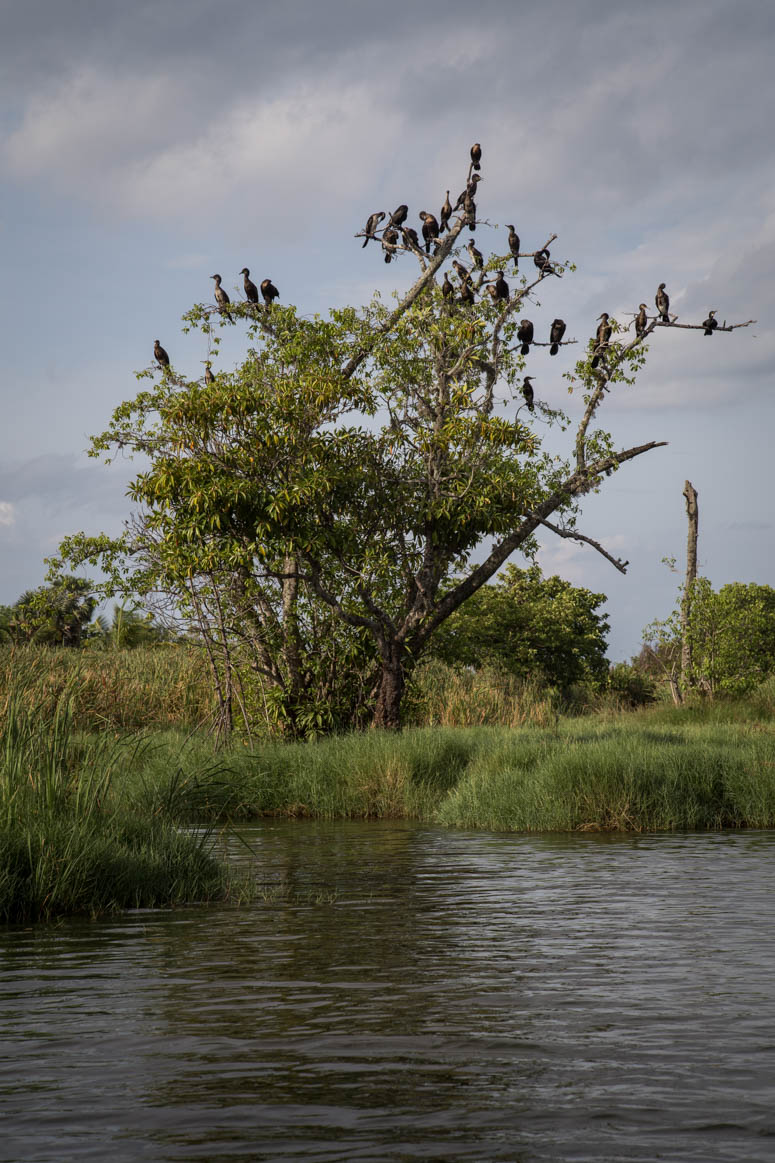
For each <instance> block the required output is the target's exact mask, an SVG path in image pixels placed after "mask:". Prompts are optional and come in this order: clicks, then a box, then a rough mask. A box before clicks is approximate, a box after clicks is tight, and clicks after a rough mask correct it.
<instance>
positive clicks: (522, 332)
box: [517, 319, 534, 355]
mask: <svg viewBox="0 0 775 1163" xmlns="http://www.w3.org/2000/svg"><path fill="white" fill-rule="evenodd" d="M533 335H534V331H533V324H532V323H531V322H530V320H529V319H523V320H522V322H521V323H520V325H519V327H518V328H517V339H518V340H519V342H520V343H521V344H522V347H521V348H520V349H519V350H520V355H527V353H528V352H529V351H530V344H531V343H532V342H533Z"/></svg>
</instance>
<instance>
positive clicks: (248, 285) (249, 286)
mask: <svg viewBox="0 0 775 1163" xmlns="http://www.w3.org/2000/svg"><path fill="white" fill-rule="evenodd" d="M240 274H241V275H244V276H245V277H244V279H243V286H244V288H245V298H246V299H247V301H248V302H249V303H257V302H258V287H257V286H256V284H255V283H254V282H253V280H252V279H251V277H250V271H249V270H248V268H247V267H243V268H242V270H241V271H240Z"/></svg>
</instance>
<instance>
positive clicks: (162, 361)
mask: <svg viewBox="0 0 775 1163" xmlns="http://www.w3.org/2000/svg"><path fill="white" fill-rule="evenodd" d="M153 354H154V355H155V357H156V362H157V363H158V365H159V367H161V368H165V367H169V366H170V357H169V356H168V355H167V353H166V351H165V350H164V348H163V347H162V345H161V344H160V343H159V341H158V339H154V341H153Z"/></svg>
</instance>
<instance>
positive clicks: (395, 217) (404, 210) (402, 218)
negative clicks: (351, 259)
mask: <svg viewBox="0 0 775 1163" xmlns="http://www.w3.org/2000/svg"><path fill="white" fill-rule="evenodd" d="M408 213H409V207H408V206H407V205H406V203H404V202H402V203H401V205H400V206H399V207H398V208H397V209H396V210H394V211H393V213H392V214H391V215H390V221H389V222H388V226H401V225H402V224H403V223H404V222H406V217H407V215H408ZM361 249H363V248H361Z"/></svg>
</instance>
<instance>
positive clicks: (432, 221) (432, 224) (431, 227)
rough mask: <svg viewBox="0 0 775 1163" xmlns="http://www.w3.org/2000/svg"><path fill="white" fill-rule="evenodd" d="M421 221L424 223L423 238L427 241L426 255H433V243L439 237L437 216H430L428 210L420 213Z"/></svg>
mask: <svg viewBox="0 0 775 1163" xmlns="http://www.w3.org/2000/svg"><path fill="white" fill-rule="evenodd" d="M420 221H421V222H422V236H423V238H424V239H425V253H426V254H430V253H431V242H432V241H433V240H434V239H436V238H438V237H439V223H438V220H437V218H436V215H435V214H429V213H428V211H427V210H421V211H420Z"/></svg>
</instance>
